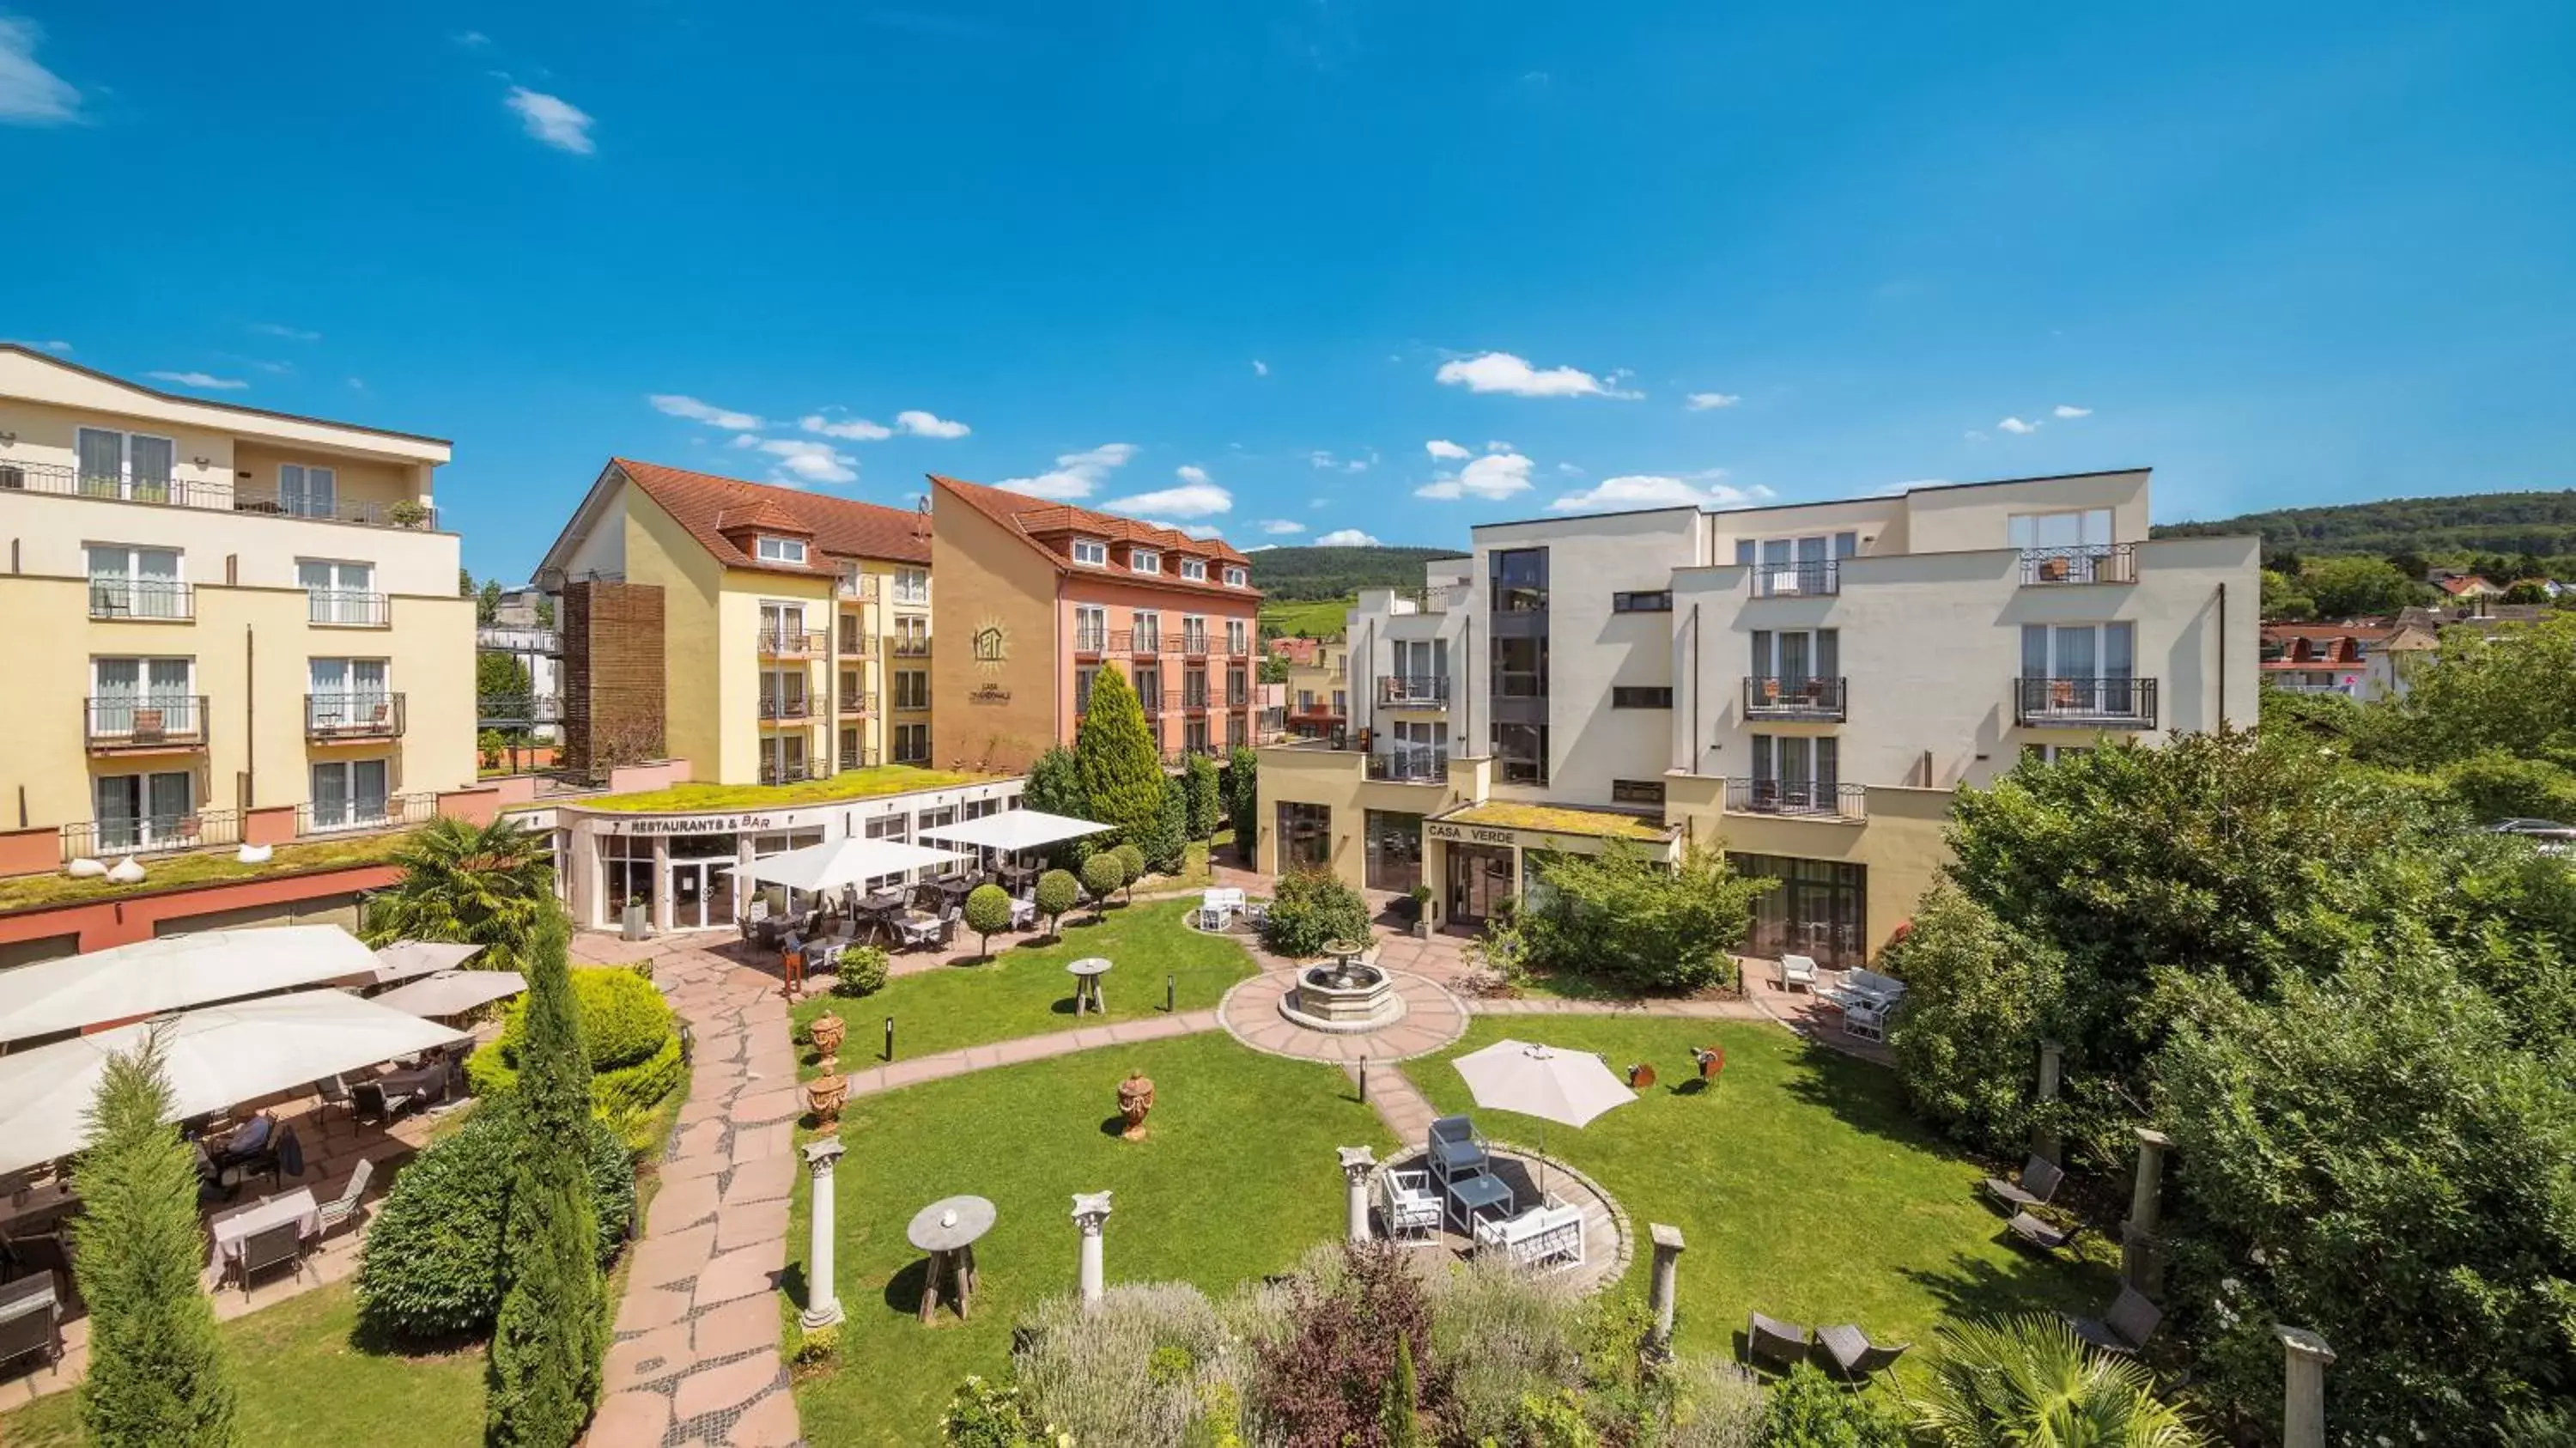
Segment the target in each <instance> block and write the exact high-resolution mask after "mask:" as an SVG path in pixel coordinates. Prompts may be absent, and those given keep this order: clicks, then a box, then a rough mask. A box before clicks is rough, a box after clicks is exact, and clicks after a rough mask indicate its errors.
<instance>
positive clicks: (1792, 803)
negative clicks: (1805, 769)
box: [1726, 779, 1869, 820]
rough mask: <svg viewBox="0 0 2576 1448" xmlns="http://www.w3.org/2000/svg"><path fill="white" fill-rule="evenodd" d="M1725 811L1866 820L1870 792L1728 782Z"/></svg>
mask: <svg viewBox="0 0 2576 1448" xmlns="http://www.w3.org/2000/svg"><path fill="white" fill-rule="evenodd" d="M1726 808H1727V810H1728V811H1729V812H1731V813H1734V814H1761V815H1812V816H1819V817H1823V818H1829V819H1844V820H1857V819H1866V818H1868V817H1869V790H1868V788H1867V787H1866V786H1863V785H1857V784H1840V783H1836V782H1835V781H1833V780H1815V779H1730V780H1728V781H1727V782H1726Z"/></svg>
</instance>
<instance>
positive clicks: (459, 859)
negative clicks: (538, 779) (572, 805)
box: [366, 816, 561, 970]
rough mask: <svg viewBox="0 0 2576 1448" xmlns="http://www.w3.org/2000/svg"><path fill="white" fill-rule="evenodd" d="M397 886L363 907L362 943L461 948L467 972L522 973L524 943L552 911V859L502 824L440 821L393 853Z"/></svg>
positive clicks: (520, 831) (537, 839) (543, 846)
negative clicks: (475, 951) (479, 949)
mask: <svg viewBox="0 0 2576 1448" xmlns="http://www.w3.org/2000/svg"><path fill="white" fill-rule="evenodd" d="M394 863H395V864H396V865H398V866H400V867H401V868H402V872H403V873H402V878H401V879H400V880H397V881H395V882H394V885H393V887H392V888H391V889H389V890H387V891H385V892H383V893H382V894H379V895H377V896H376V897H375V898H374V899H373V900H371V901H369V902H368V906H367V917H366V940H367V943H368V944H369V945H389V944H392V943H393V942H394V941H397V940H454V941H469V942H472V943H474V944H477V945H481V946H483V947H484V950H483V953H482V954H480V955H477V956H475V957H474V958H473V959H472V960H470V961H468V962H467V964H468V965H469V966H472V967H473V968H475V969H479V970H523V969H524V968H525V965H526V961H525V960H524V958H523V952H524V951H525V949H526V945H527V942H528V940H529V939H530V937H531V936H532V935H533V934H534V932H535V931H536V930H537V929H538V928H539V927H540V926H541V925H542V924H543V923H544V922H545V921H546V920H547V919H549V918H550V917H553V916H555V915H558V914H560V913H561V912H560V910H559V909H558V908H557V906H556V904H555V883H554V853H553V850H552V849H551V848H550V847H549V845H548V843H547V841H546V838H545V837H544V836H543V835H540V834H537V833H535V832H533V831H531V830H528V829H525V828H522V827H521V826H520V824H519V822H518V821H516V820H514V819H511V818H509V817H507V816H504V817H502V818H500V819H497V820H494V821H493V822H492V823H490V824H488V825H479V826H478V825H471V824H468V823H466V822H465V821H463V820H459V819H451V818H445V817H441V818H439V819H435V820H432V821H430V822H429V823H428V824H426V825H423V826H421V827H420V828H419V829H417V830H414V831H413V832H412V833H411V835H410V837H409V838H407V839H405V840H404V841H403V843H402V847H401V848H400V849H398V850H396V851H395V852H394Z"/></svg>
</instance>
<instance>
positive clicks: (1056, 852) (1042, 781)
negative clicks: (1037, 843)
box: [1020, 744, 1107, 869]
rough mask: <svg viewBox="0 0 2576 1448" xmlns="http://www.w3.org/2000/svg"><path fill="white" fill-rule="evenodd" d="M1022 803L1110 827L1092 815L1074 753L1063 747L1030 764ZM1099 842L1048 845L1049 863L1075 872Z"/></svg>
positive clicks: (1090, 839) (1085, 838)
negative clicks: (1094, 821) (1096, 821)
mask: <svg viewBox="0 0 2576 1448" xmlns="http://www.w3.org/2000/svg"><path fill="white" fill-rule="evenodd" d="M1020 803H1021V804H1023V805H1025V806H1027V807H1028V808H1030V809H1037V810H1044V811H1046V812H1047V813H1048V814H1058V815H1063V816H1065V817H1066V818H1068V819H1077V820H1098V821H1099V822H1100V823H1104V824H1105V823H1107V821H1105V820H1099V817H1098V816H1096V815H1094V814H1093V813H1092V812H1091V797H1090V796H1089V795H1087V794H1085V793H1084V792H1083V787H1082V769H1081V766H1079V765H1077V764H1075V763H1074V759H1073V751H1072V750H1070V749H1067V748H1065V747H1064V746H1063V745H1061V744H1058V745H1054V746H1051V747H1050V748H1049V749H1048V750H1047V751H1046V752H1045V753H1044V754H1041V755H1039V756H1038V757H1037V758H1036V759H1035V760H1034V761H1032V762H1031V763H1030V765H1029V778H1028V783H1027V784H1026V785H1024V786H1022V788H1021V791H1020ZM1097 841H1098V837H1097V836H1092V835H1083V836H1080V837H1077V838H1075V839H1070V840H1064V841H1061V842H1059V843H1056V844H1053V845H1049V846H1047V850H1046V853H1047V859H1048V861H1049V863H1051V864H1054V865H1057V866H1059V867H1061V868H1066V869H1072V868H1076V867H1078V866H1080V865H1081V864H1082V862H1083V861H1084V860H1085V859H1087V858H1089V857H1090V855H1091V852H1092V851H1093V850H1094V849H1096V848H1098V847H1099V846H1098V842H1097Z"/></svg>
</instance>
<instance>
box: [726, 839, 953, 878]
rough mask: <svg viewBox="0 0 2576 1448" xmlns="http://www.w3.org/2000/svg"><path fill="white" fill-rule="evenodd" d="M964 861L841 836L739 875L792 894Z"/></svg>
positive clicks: (755, 865)
mask: <svg viewBox="0 0 2576 1448" xmlns="http://www.w3.org/2000/svg"><path fill="white" fill-rule="evenodd" d="M965 858H966V857H965V856H964V855H961V854H959V853H957V852H956V851H955V850H934V849H931V848H930V847H928V846H926V845H912V844H906V843H904V842H903V841H901V840H862V839H857V838H853V837H849V836H844V837H842V838H840V839H837V840H826V841H825V842H823V843H822V844H819V845H807V846H806V847H805V848H803V849H801V850H789V851H788V852H787V853H786V854H783V855H772V856H770V857H769V858H768V859H766V860H756V861H753V862H752V864H751V867H750V868H748V869H745V870H742V871H740V872H738V873H740V874H742V875H743V876H745V877H747V878H749V879H754V880H766V881H768V882H769V883H770V884H772V885H784V886H786V887H787V888H788V889H790V890H809V891H823V890H837V889H839V888H840V887H841V886H843V885H855V884H857V883H858V882H860V881H862V880H873V879H875V878H876V877H877V876H879V875H900V874H902V873H903V872H905V871H906V870H918V869H920V868H921V867H923V866H924V865H945V864H950V863H953V862H955V861H958V860H962V859H965Z"/></svg>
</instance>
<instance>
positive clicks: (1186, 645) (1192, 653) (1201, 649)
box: [1181, 634, 1208, 659]
mask: <svg viewBox="0 0 2576 1448" xmlns="http://www.w3.org/2000/svg"><path fill="white" fill-rule="evenodd" d="M1181 656H1182V657H1183V658H1190V659H1203V658H1206V657H1207V656H1208V636H1207V635H1206V634H1183V635H1181Z"/></svg>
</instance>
